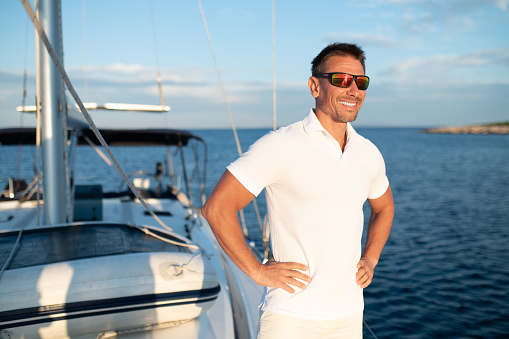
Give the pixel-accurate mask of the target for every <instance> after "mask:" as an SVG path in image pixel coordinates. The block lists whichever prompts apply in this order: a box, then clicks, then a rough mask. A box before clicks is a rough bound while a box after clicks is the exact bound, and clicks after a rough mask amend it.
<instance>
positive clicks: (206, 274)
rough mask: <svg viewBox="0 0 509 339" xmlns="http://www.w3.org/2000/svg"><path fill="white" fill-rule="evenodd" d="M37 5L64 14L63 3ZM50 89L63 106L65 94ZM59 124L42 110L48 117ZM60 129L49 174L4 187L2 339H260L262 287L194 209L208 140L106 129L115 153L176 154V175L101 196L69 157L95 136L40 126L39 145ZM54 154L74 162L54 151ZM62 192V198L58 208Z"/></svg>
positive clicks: (7, 137) (17, 139)
mask: <svg viewBox="0 0 509 339" xmlns="http://www.w3.org/2000/svg"><path fill="white" fill-rule="evenodd" d="M39 3H40V6H43V7H44V6H49V7H50V8H51V7H52V8H55V7H56V6H55V3H56V1H48V0H41V1H39ZM48 3H50V4H49V5H48ZM25 6H26V4H25ZM40 12H41V13H43V14H45V12H44V10H41V11H40ZM48 16H49V18H52V19H53V20H58V15H57V14H55V13H49V14H48ZM45 29H49V30H51V28H50V27H49V28H48V27H46V28H45ZM46 34H47V35H48V36H51V34H48V32H46ZM40 45H41V46H42V45H43V44H42V43H41V44H40ZM57 45H58V44H57ZM41 48H42V47H41ZM58 53H59V52H57V54H58ZM41 67H48V68H50V63H49V62H46V63H44V62H43V63H41ZM44 73H45V71H44V72H41V74H42V75H41V76H44ZM46 73H47V72H46ZM40 83H41V86H43V87H44V86H45V84H47V83H48V82H47V81H46V80H45V79H40ZM48 87H49V88H45V89H44V90H47V91H49V92H50V93H51V95H52V96H56V97H57V99H55V100H58V95H59V94H60V93H59V92H61V90H60V89H58V88H56V89H55V88H53V86H48ZM57 106H58V107H62V105H57ZM124 108H125V107H124ZM139 108H140V107H139ZM144 108H146V109H147V108H154V107H144ZM163 109H166V108H165V107H163ZM168 109H169V107H168ZM52 116H55V114H52V113H51V112H49V109H48V106H45V103H44V102H43V103H42V104H41V118H42V119H53V118H52ZM55 124H56V125H58V122H57V123H55ZM55 132H56V133H57V134H58V133H61V134H62V135H63V136H64V138H63V139H62V142H61V143H62V145H57V146H54V148H53V149H52V148H50V150H49V151H48V147H47V145H42V146H41V150H42V158H43V161H44V162H45V166H44V167H43V168H38V170H37V171H38V173H37V175H36V177H35V178H34V180H33V181H32V182H27V181H24V180H21V179H19V178H14V177H11V178H8V179H7V180H5V181H4V184H5V190H4V191H3V192H2V195H1V197H0V269H1V271H0V338H70V337H72V338H107V337H125V338H221V339H222V338H254V337H255V336H256V328H257V322H258V308H257V307H258V304H259V302H260V300H261V295H262V292H263V288H262V287H261V286H258V285H257V284H255V283H254V282H253V281H252V280H251V279H249V278H248V277H247V276H246V275H245V274H244V273H243V272H242V271H240V270H239V269H238V268H237V266H236V265H234V264H233V263H232V262H231V261H230V259H229V258H228V257H227V256H226V255H225V254H224V253H223V252H222V250H221V248H220V246H219V245H218V243H217V240H216V239H215V237H214V235H213V234H212V232H211V230H210V227H209V225H208V224H207V222H206V220H205V219H204V218H203V217H202V216H201V214H200V210H199V206H197V204H194V203H193V202H192V200H193V193H192V192H194V191H193V188H192V184H193V183H194V184H196V183H195V182H193V183H192V182H190V180H189V179H190V178H189V173H194V172H195V171H197V170H199V169H202V170H203V169H204V168H205V166H206V146H205V143H204V141H203V140H202V139H201V138H200V137H198V136H196V135H194V134H192V133H189V132H186V131H181V130H168V129H153V130H102V131H101V135H102V137H103V138H104V140H105V141H106V142H107V143H108V144H109V145H128V146H132V147H137V146H159V147H166V148H168V152H167V153H168V159H167V160H166V161H165V162H166V163H167V164H168V165H169V168H171V169H172V170H171V172H170V175H166V176H162V175H160V174H158V175H154V174H152V173H146V172H135V173H133V174H132V175H131V176H130V177H129V180H130V182H131V185H132V186H134V187H135V188H136V192H137V193H136V194H135V193H133V192H132V191H130V190H129V189H128V188H127V187H126V188H125V189H120V190H119V191H117V192H103V188H102V186H101V185H75V184H74V177H73V173H74V170H73V168H72V165H73V162H72V161H71V160H69V159H72V158H73V157H74V154H75V149H76V146H78V145H82V144H86V143H92V144H95V143H97V141H96V140H97V139H96V137H95V135H94V134H93V133H92V131H91V130H89V129H83V128H79V129H77V128H70V129H69V131H67V130H64V129H62V130H60V132H58V131H57V130H54V131H53V134H51V133H49V132H47V131H46V130H45V129H44V127H43V128H42V130H41V132H40V133H41V134H42V140H43V143H44V142H49V141H48V139H52V138H53V135H54V134H55ZM36 136H37V133H36V130H35V129H29V128H24V129H4V130H0V143H1V144H2V145H18V144H35V143H36ZM55 138H57V137H55ZM51 141H54V140H51ZM67 145H70V146H69V147H68V148H67V149H66V147H67ZM59 147H60V148H59ZM189 147H191V148H193V147H195V148H194V150H193V154H194V155H195V157H194V158H193V159H192V160H193V161H192V163H193V168H192V169H190V168H188V167H187V166H189V165H188V164H186V161H185V157H184V154H185V149H186V148H189ZM55 149H57V150H58V149H66V152H67V155H66V156H65V157H64V154H63V153H62V154H60V155H58V156H57V157H55V156H54V155H52V154H48V153H51V152H53V151H54V150H55ZM200 150H201V153H200V152H199V151H200ZM174 152H177V153H176V154H178V155H180V156H179V159H173V158H172V154H174ZM198 153H200V154H201V157H198V156H197V155H198ZM133 154H136V152H133ZM53 158H58V159H57V160H56V161H55V163H52V161H53V160H52V159H53ZM62 159H66V161H62ZM198 159H200V161H198ZM177 160H178V161H177ZM77 162H78V163H79V159H77ZM177 163H178V165H180V166H181V170H180V171H178V170H177V169H176V168H175V167H176V165H177ZM194 166H196V167H194ZM62 167H63V168H62ZM53 171H56V172H57V173H64V175H65V176H66V177H68V178H67V180H65V179H64V180H61V182H63V183H64V187H61V186H60V184H59V183H55V182H52V180H56V181H60V180H59V179H60V178H59V177H58V175H57V176H55V175H54V174H55V173H50V172H53ZM179 173H180V174H179ZM41 178H43V179H44V180H42V181H41ZM53 178H57V179H53ZM201 178H202V179H203V180H204V179H205V178H204V175H203V176H201ZM113 180H115V179H113ZM200 184H201V183H200ZM201 189H202V190H203V189H204V185H202V186H201ZM55 191H56V192H57V193H55ZM58 191H63V192H64V194H63V195H60V198H59V199H56V200H55V199H54V196H55V195H56V196H58ZM201 194H202V195H203V192H202V193H201ZM62 197H63V198H62ZM144 204H146V205H148V206H150V208H149V210H147V208H146V206H144ZM62 209H63V211H62ZM55 211H56V212H55ZM53 215H57V216H58V215H60V216H62V215H63V216H64V217H63V218H64V220H59V219H58V217H57V218H55V217H53ZM154 215H155V217H154Z"/></svg>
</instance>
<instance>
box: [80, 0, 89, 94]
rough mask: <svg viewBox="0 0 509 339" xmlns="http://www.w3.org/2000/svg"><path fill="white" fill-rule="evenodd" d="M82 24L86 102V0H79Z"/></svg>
mask: <svg viewBox="0 0 509 339" xmlns="http://www.w3.org/2000/svg"><path fill="white" fill-rule="evenodd" d="M81 8H82V15H81V21H82V25H83V88H84V93H85V102H88V77H87V74H88V65H87V4H86V0H83V1H82V2H81Z"/></svg>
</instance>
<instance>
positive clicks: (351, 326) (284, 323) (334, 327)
mask: <svg viewBox="0 0 509 339" xmlns="http://www.w3.org/2000/svg"><path fill="white" fill-rule="evenodd" d="M362 317H363V313H362V312H361V313H359V314H355V315H352V316H349V317H346V318H341V319H337V320H314V319H305V318H299V317H291V316H287V315H282V314H277V313H273V312H269V311H263V313H262V315H261V317H260V324H259V327H258V339H286V338H292V339H298V338H302V339H312V338H316V339H318V338H320V339H321V338H328V339H332V338H335V339H362Z"/></svg>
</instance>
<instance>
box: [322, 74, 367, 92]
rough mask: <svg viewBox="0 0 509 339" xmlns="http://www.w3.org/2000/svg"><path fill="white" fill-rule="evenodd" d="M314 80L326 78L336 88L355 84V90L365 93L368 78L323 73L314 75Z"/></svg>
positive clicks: (364, 76)
mask: <svg viewBox="0 0 509 339" xmlns="http://www.w3.org/2000/svg"><path fill="white" fill-rule="evenodd" d="M314 77H315V78H328V79H329V82H330V83H331V84H332V85H333V86H336V87H341V88H348V87H350V85H351V84H352V82H353V81H355V83H356V84H357V88H358V89H360V90H361V91H365V90H367V89H368V86H369V77H368V76H366V75H353V74H348V73H341V72H337V73H323V74H318V75H314Z"/></svg>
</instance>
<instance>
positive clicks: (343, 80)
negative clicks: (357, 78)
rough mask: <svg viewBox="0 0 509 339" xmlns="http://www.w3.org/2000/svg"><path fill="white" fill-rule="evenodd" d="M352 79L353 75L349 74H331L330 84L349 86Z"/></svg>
mask: <svg viewBox="0 0 509 339" xmlns="http://www.w3.org/2000/svg"><path fill="white" fill-rule="evenodd" d="M352 81H353V76H351V75H350V74H333V75H332V81H331V82H332V84H333V85H334V86H338V87H345V88H346V87H350V85H351V84H352Z"/></svg>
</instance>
